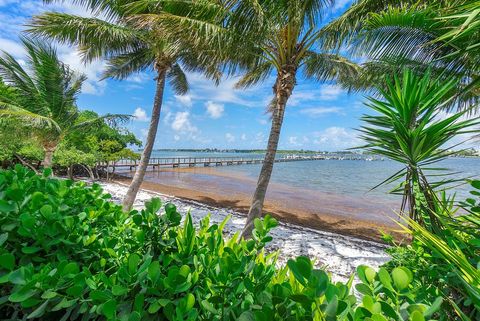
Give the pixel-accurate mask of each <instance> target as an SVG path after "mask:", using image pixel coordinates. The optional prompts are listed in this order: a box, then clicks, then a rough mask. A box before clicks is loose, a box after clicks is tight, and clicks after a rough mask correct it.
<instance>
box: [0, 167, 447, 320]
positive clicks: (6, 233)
mask: <svg viewBox="0 0 480 321" xmlns="http://www.w3.org/2000/svg"><path fill="white" fill-rule="evenodd" d="M50 174H51V173H50V172H49V171H47V172H45V173H44V174H43V176H39V175H35V174H34V173H33V172H31V171H27V170H26V169H25V168H23V167H20V166H17V167H16V168H15V170H9V171H1V172H0V214H1V216H0V224H1V231H0V243H1V245H2V247H1V249H0V319H15V320H17V319H39V320H125V321H135V320H243V321H246V320H259V321H263V320H352V321H353V320H366V321H371V320H375V321H378V320H405V321H406V320H414V321H417V320H419V321H421V320H428V319H429V318H430V317H429V316H432V315H433V312H434V311H435V307H436V306H437V305H438V304H437V301H435V303H434V305H433V307H432V306H431V304H429V303H428V302H424V300H423V299H422V298H420V297H418V296H417V293H416V290H415V288H414V287H413V283H414V282H413V281H412V278H411V276H412V273H411V272H410V271H409V270H408V269H406V268H400V269H395V270H393V271H392V272H391V273H388V272H387V271H386V270H385V269H382V270H380V271H379V272H378V273H376V272H375V271H373V270H372V269H370V268H367V267H360V268H359V271H358V272H359V273H358V275H359V278H360V280H361V283H359V284H358V285H356V289H357V290H358V291H359V292H360V293H361V294H362V295H363V299H362V300H361V301H358V300H357V298H356V297H355V296H354V295H353V293H352V289H351V285H352V282H353V277H352V279H351V280H350V282H348V283H347V284H342V283H332V282H331V281H330V278H329V276H328V275H327V273H326V272H324V271H322V270H317V269H314V268H313V264H312V262H311V261H310V260H309V259H308V258H306V257H298V258H296V259H291V260H289V261H288V264H287V266H285V267H280V268H277V267H276V265H275V264H276V256H277V253H270V254H266V252H265V250H264V247H265V245H266V244H267V243H268V242H269V241H271V237H270V236H269V235H268V233H269V231H270V230H271V229H272V228H274V227H275V226H276V225H277V222H276V220H275V219H273V218H271V217H269V216H266V217H265V218H264V219H263V220H256V221H255V230H254V232H253V238H252V239H251V240H248V241H245V240H239V239H238V234H236V235H235V236H233V237H232V238H231V239H229V240H225V239H224V237H223V234H222V229H223V226H224V225H225V223H226V220H225V221H224V222H223V223H221V224H218V225H217V224H210V222H209V217H208V216H207V217H205V218H204V219H203V220H202V221H201V223H200V224H199V226H198V227H195V226H194V225H193V222H192V218H191V216H190V214H187V216H186V217H185V218H184V221H183V223H182V222H181V220H182V216H181V215H180V214H179V213H178V212H177V210H176V208H175V206H174V205H172V204H166V205H165V206H164V207H163V209H162V204H161V202H160V200H159V199H152V200H151V201H150V202H148V203H146V206H145V209H143V210H141V211H131V212H130V213H124V212H122V210H121V207H120V206H118V205H115V204H113V203H111V202H109V201H108V199H109V197H110V196H109V195H104V194H102V190H101V188H100V187H99V185H95V184H94V185H92V186H86V185H85V183H82V182H78V183H73V182H72V181H70V180H59V179H53V178H51V177H50ZM227 219H228V218H227Z"/></svg>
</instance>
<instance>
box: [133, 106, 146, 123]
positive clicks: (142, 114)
mask: <svg viewBox="0 0 480 321" xmlns="http://www.w3.org/2000/svg"><path fill="white" fill-rule="evenodd" d="M133 117H134V118H135V120H138V121H149V118H148V116H147V112H146V110H145V109H143V108H141V107H138V108H136V109H135V112H134V113H133Z"/></svg>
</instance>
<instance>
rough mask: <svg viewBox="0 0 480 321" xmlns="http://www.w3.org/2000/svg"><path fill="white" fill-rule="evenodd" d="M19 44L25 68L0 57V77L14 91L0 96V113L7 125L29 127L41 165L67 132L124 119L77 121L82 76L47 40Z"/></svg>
mask: <svg viewBox="0 0 480 321" xmlns="http://www.w3.org/2000/svg"><path fill="white" fill-rule="evenodd" d="M22 43H23V46H24V48H25V50H26V52H27V59H26V63H27V67H28V69H27V70H25V69H24V67H23V66H22V64H21V63H20V62H19V61H17V60H15V58H14V57H13V56H12V55H10V54H8V53H6V52H3V54H2V56H1V57H0V76H1V77H2V78H3V79H4V81H5V82H6V83H8V84H9V85H10V86H11V87H12V88H14V89H15V93H16V95H15V96H14V98H12V96H11V95H1V96H0V116H1V117H2V118H3V119H5V121H6V122H9V123H10V124H12V122H15V125H16V126H23V127H28V128H31V129H33V130H32V132H31V134H32V135H33V136H34V137H35V138H36V139H37V140H38V141H39V142H40V144H41V145H42V147H43V149H44V151H45V157H44V160H43V166H44V167H51V166H52V156H53V153H54V152H55V150H56V149H57V146H58V144H59V143H60V141H61V140H62V139H63V138H64V137H65V136H66V135H68V134H69V133H71V132H73V131H75V130H78V129H80V128H83V127H86V126H92V125H94V124H98V123H99V122H102V121H104V120H118V119H128V116H123V115H106V116H104V117H97V118H95V119H91V120H89V121H85V122H77V118H78V117H79V112H78V108H77V106H76V99H77V96H78V94H79V93H80V91H81V88H82V83H83V82H84V81H85V79H86V78H85V76H84V75H80V74H77V73H75V72H74V71H72V70H71V69H70V68H69V67H68V66H67V65H65V64H63V63H62V62H61V61H60V60H59V59H58V57H57V53H56V50H55V48H53V47H52V46H51V45H49V44H48V43H44V42H41V41H38V40H31V39H27V38H22Z"/></svg>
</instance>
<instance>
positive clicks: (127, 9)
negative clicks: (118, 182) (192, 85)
mask: <svg viewBox="0 0 480 321" xmlns="http://www.w3.org/2000/svg"><path fill="white" fill-rule="evenodd" d="M58 1H61V0H58ZM46 2H55V0H48V1H46ZM72 2H75V3H77V4H81V5H84V6H85V7H87V8H88V9H90V10H91V11H92V12H94V13H96V14H97V16H101V17H104V19H100V18H90V17H80V16H75V15H70V14H62V13H54V12H51V13H44V14H41V15H39V16H36V17H34V18H33V21H32V23H31V29H30V31H31V32H34V33H35V34H38V35H42V36H46V37H49V38H52V39H55V40H58V41H60V42H63V43H68V44H75V45H77V46H78V47H79V48H80V50H81V52H82V54H83V58H84V60H85V61H91V60H93V59H99V58H103V59H106V61H107V68H106V70H105V72H104V77H105V78H108V77H110V78H115V79H125V78H127V77H128V76H130V75H131V74H134V73H137V72H141V71H146V70H153V71H154V73H155V83H156V89H155V98H154V101H153V108H152V113H151V114H152V116H151V120H150V127H149V129H148V134H147V138H146V142H145V146H144V149H143V153H142V156H141V159H140V164H139V166H138V168H137V169H136V172H135V175H134V177H133V179H132V182H131V184H130V187H129V189H128V192H127V194H126V195H125V198H124V200H123V208H124V210H130V209H131V207H132V205H133V202H134V201H135V198H136V195H137V193H138V190H139V189H140V185H141V183H142V181H143V179H144V176H145V172H146V169H147V166H148V163H149V160H150V156H151V153H152V150H153V146H154V143H155V137H156V135H157V129H158V124H159V119H160V111H161V107H162V102H163V95H164V89H165V82H166V80H169V81H170V85H171V87H172V88H173V90H174V92H175V93H177V94H185V93H186V92H187V91H188V82H187V77H186V75H185V73H184V71H183V70H182V67H183V68H184V69H186V70H188V71H201V72H203V73H204V74H205V75H206V76H207V77H209V78H212V79H215V80H217V81H218V78H219V72H218V70H217V68H216V65H215V63H214V61H213V59H209V58H208V57H207V56H205V55H202V54H200V50H198V51H197V49H200V48H199V46H195V44H193V43H188V44H185V42H183V41H182V40H183V39H182V38H181V37H175V34H174V33H173V32H169V28H170V29H172V30H174V29H177V30H178V29H181V28H185V27H186V26H190V27H191V28H189V29H188V30H189V31H190V32H191V33H192V34H197V33H195V32H196V30H201V31H200V32H199V33H201V32H203V34H205V36H208V32H207V31H208V30H210V29H211V25H210V24H209V23H202V21H201V20H198V21H193V22H192V20H193V19H189V17H185V16H184V15H183V16H182V15H178V16H177V15H176V13H177V12H180V13H184V14H185V11H187V12H191V10H190V9H189V7H188V6H187V7H186V5H187V4H188V1H186V2H179V1H147V0H143V1H132V0H118V1H110V0H78V1H73V0H72ZM177 17H178V18H177ZM147 18H151V19H150V20H149V19H147ZM152 20H153V21H152ZM205 30H207V31H205ZM205 39H207V38H205Z"/></svg>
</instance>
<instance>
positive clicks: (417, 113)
mask: <svg viewBox="0 0 480 321" xmlns="http://www.w3.org/2000/svg"><path fill="white" fill-rule="evenodd" d="M456 84H457V83H456V81H455V80H452V79H450V80H447V81H445V80H442V79H434V78H432V77H431V75H430V73H429V72H427V73H426V74H425V75H423V76H417V75H415V74H414V73H413V72H412V71H411V70H409V69H406V70H405V71H404V72H403V75H402V78H401V79H400V78H399V77H397V76H396V77H395V78H394V81H393V82H390V81H388V82H387V88H386V89H385V90H384V89H382V88H379V92H380V93H381V96H382V98H383V99H382V100H379V99H377V98H373V97H370V98H369V102H368V103H367V106H368V107H370V108H372V109H373V110H374V111H375V112H377V113H378V114H377V115H373V116H370V115H367V116H363V117H362V120H363V121H364V122H365V123H366V124H367V125H365V126H363V127H362V128H361V129H360V131H361V132H362V133H363V135H362V138H363V139H364V140H365V141H366V142H367V144H366V145H364V146H362V147H363V148H365V149H366V150H367V151H369V152H372V153H376V154H380V155H384V156H386V157H388V158H390V159H392V160H394V161H396V162H399V163H401V164H403V165H404V166H405V167H404V168H403V169H402V170H400V171H398V172H397V173H395V174H394V175H392V176H391V177H389V178H387V179H386V180H385V181H384V183H387V182H395V181H397V180H403V182H402V183H401V184H400V185H399V186H398V187H397V188H396V189H395V190H394V191H393V192H394V193H400V194H403V202H402V206H401V210H402V212H403V211H404V210H405V209H406V208H407V207H408V213H409V215H410V217H411V218H413V219H414V220H415V221H417V222H420V223H421V224H424V225H428V222H425V220H430V224H434V223H435V221H436V218H435V217H434V216H432V215H430V213H432V212H435V211H436V210H437V209H436V208H435V204H436V203H435V199H436V194H435V192H434V189H435V188H436V187H440V186H442V185H444V184H447V183H451V182H453V181H454V180H449V179H448V178H445V177H442V175H441V174H439V173H438V170H441V169H439V168H435V167H433V168H432V167H431V165H432V164H434V163H436V162H439V161H441V160H443V159H445V158H446V157H448V156H449V155H452V154H453V152H452V151H449V148H452V147H456V146H448V145H447V144H448V143H449V142H450V141H451V139H452V138H454V137H455V136H456V135H458V134H461V133H467V132H468V131H469V130H470V128H471V127H472V126H474V125H476V124H478V120H474V119H472V120H462V119H461V117H462V116H464V115H465V113H466V111H465V112H459V113H455V114H453V115H451V116H447V117H443V118H442V117H441V114H440V111H439V107H441V106H442V105H443V104H445V103H447V102H448V101H449V100H451V99H453V97H454V96H455V93H454V91H452V89H453V88H454V87H455V86H456ZM457 146H458V145H457ZM429 172H430V173H431V172H434V173H436V176H440V177H441V180H438V181H436V182H429V181H428V179H427V178H428V173H429ZM443 176H444V175H443ZM423 207H426V208H428V210H424V209H423ZM422 213H423V214H428V215H426V216H425V217H424V216H422V215H421V214H422Z"/></svg>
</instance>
